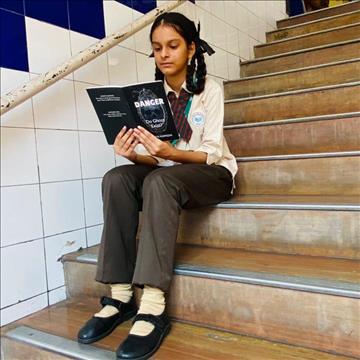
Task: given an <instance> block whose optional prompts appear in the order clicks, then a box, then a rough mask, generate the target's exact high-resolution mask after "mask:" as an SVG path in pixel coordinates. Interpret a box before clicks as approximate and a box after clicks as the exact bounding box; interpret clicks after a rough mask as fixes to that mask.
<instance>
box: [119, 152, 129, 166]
mask: <svg viewBox="0 0 360 360" xmlns="http://www.w3.org/2000/svg"><path fill="white" fill-rule="evenodd" d="M130 164H133V162H131V161H130V160H128V159H126V158H124V157H123V156H119V155H116V154H115V165H116V166H120V165H130Z"/></svg>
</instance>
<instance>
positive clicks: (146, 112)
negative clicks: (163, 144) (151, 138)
mask: <svg viewBox="0 0 360 360" xmlns="http://www.w3.org/2000/svg"><path fill="white" fill-rule="evenodd" d="M86 91H87V92H88V94H89V96H90V99H91V102H92V104H93V106H94V108H95V111H96V114H97V116H98V118H99V120H100V123H101V126H102V128H103V130H104V133H105V137H106V140H107V142H108V144H113V143H114V141H115V138H116V135H117V134H118V133H119V131H120V130H121V129H122V128H123V127H124V126H126V127H127V128H128V129H129V128H135V127H137V126H138V125H140V126H142V127H144V128H145V129H147V130H148V131H150V132H151V133H152V134H154V135H155V136H156V137H157V138H159V139H160V140H164V141H167V140H170V141H172V140H177V139H178V138H179V134H178V132H177V130H176V127H175V123H174V118H173V116H172V112H171V108H170V105H169V102H168V99H167V96H166V94H165V89H164V85H163V83H162V81H161V80H158V81H151V82H144V83H138V84H132V85H127V86H98V87H91V88H88V89H86Z"/></svg>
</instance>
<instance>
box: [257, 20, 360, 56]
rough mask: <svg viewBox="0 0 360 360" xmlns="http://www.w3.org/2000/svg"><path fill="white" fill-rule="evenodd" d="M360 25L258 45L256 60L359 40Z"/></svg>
mask: <svg viewBox="0 0 360 360" xmlns="http://www.w3.org/2000/svg"><path fill="white" fill-rule="evenodd" d="M359 37H360V25H352V26H349V27H346V28H342V29H334V30H329V31H326V32H323V33H319V34H313V35H309V36H304V37H301V38H298V39H295V38H294V39H291V40H287V41H281V42H278V43H272V44H270V43H269V44H265V45H257V46H255V47H254V54H255V58H260V57H264V56H271V55H275V54H282V53H287V52H291V51H296V50H301V49H308V48H312V47H315V46H321V45H326V44H333V43H336V42H340V41H347V40H353V39H358V38H359Z"/></svg>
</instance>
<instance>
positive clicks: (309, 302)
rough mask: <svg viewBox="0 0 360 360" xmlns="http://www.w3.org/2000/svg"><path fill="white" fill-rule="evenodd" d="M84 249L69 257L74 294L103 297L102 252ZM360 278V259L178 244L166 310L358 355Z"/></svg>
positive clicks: (226, 327) (70, 285)
mask: <svg viewBox="0 0 360 360" xmlns="http://www.w3.org/2000/svg"><path fill="white" fill-rule="evenodd" d="M85 252H86V251H82V254H81V253H78V257H77V259H78V260H74V257H73V259H69V258H66V257H64V258H63V261H64V267H65V274H66V275H65V277H66V284H67V288H68V293H69V296H77V295H78V294H82V296H83V297H84V294H88V295H90V289H92V291H91V294H92V295H93V296H97V297H98V296H100V295H101V294H104V292H106V291H107V287H106V286H105V285H103V284H101V285H99V284H95V282H94V281H93V279H94V274H95V270H96V262H97V261H96V257H97V255H96V253H95V254H94V253H93V254H92V255H91V254H90V256H87V255H86V254H84V253H85ZM73 255H74V254H73ZM80 261H81V262H80ZM359 280H360V278H359V263H358V262H355V261H350V260H339V259H324V258H316V257H301V256H296V257H295V256H290V255H288V256H285V255H274V254H259V253H252V252H244V251H240V250H234V249H228V250H226V249H211V248H205V247H194V246H186V245H179V246H178V248H177V250H176V266H175V270H174V277H173V281H172V285H171V289H170V296H169V298H168V311H169V313H170V315H171V316H172V317H173V318H175V319H178V320H181V321H189V322H193V323H196V324H204V325H206V326H210V327H215V328H220V329H224V330H229V331H232V332H234V333H239V334H246V335H250V336H256V337H261V338H263V339H267V340H271V341H279V342H286V343H288V344H293V345H297V346H304V347H309V348H313V349H318V350H320V349H322V350H324V351H328V352H333V353H338V354H343V355H347V356H358V355H360V352H359V349H358V346H357V345H358V342H357V341H358V337H359V335H360V334H359V329H360V326H359V321H360V316H359V312H358V309H359V297H360V291H359V290H360V288H359V283H358V282H359ZM304 309H306V311H304ZM214 314H216V316H214Z"/></svg>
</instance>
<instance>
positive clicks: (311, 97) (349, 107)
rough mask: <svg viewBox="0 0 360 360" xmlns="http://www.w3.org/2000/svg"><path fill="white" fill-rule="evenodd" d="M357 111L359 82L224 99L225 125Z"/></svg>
mask: <svg viewBox="0 0 360 360" xmlns="http://www.w3.org/2000/svg"><path fill="white" fill-rule="evenodd" d="M358 111H360V82H353V83H347V84H338V85H330V86H323V87H315V88H308V89H303V90H293V91H288V92H283V93H276V94H268V95H261V96H254V97H248V98H238V99H232V100H226V101H225V118H224V122H225V125H235V124H243V123H255V122H261V121H271V120H281V119H289V118H301V117H308V116H319V115H330V114H339V113H348V112H358Z"/></svg>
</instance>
